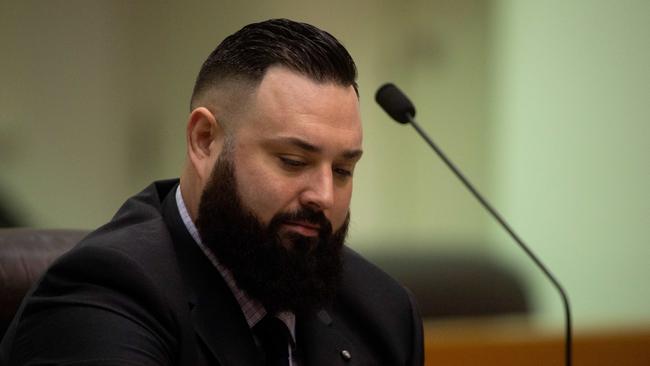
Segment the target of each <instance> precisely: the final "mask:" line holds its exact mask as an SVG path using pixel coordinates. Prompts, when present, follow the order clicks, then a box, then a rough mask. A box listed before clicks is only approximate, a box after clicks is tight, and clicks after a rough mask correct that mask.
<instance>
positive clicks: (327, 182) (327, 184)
mask: <svg viewBox="0 0 650 366" xmlns="http://www.w3.org/2000/svg"><path fill="white" fill-rule="evenodd" d="M333 179H334V177H333V175H332V169H331V167H328V166H323V167H318V169H314V170H313V171H312V172H310V174H309V176H308V178H307V181H306V182H305V183H306V185H305V189H304V190H303V192H302V194H301V196H300V203H301V204H302V205H306V206H310V207H312V208H315V209H319V210H322V211H325V210H328V209H330V208H332V206H333V205H334V180H333Z"/></svg>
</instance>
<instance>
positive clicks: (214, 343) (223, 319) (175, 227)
mask: <svg viewBox="0 0 650 366" xmlns="http://www.w3.org/2000/svg"><path fill="white" fill-rule="evenodd" d="M175 193H176V188H174V189H172V190H171V191H170V193H169V194H168V195H167V197H166V198H165V200H164V202H163V216H164V218H165V222H166V223H167V226H168V227H169V229H170V232H171V235H172V238H173V241H174V247H175V249H176V253H177V256H178V262H179V265H180V268H181V272H182V275H183V278H184V280H185V284H186V286H187V297H188V302H189V307H190V309H191V310H190V317H191V322H192V324H193V326H194V329H195V331H196V333H197V334H198V336H199V338H200V339H201V340H202V341H203V342H204V344H205V346H206V347H207V349H209V350H210V352H211V353H212V355H213V356H214V358H216V359H217V360H218V362H219V364H220V365H223V366H226V365H228V366H231V365H232V366H234V365H243V366H248V365H251V366H252V365H262V363H261V362H262V359H261V355H260V352H259V351H258V350H257V347H256V346H255V341H254V339H253V335H252V332H251V330H250V328H249V327H248V323H247V322H246V319H245V317H244V314H243V313H242V311H241V308H240V306H239V303H238V302H237V300H235V297H234V296H233V295H232V292H231V291H230V288H228V286H227V285H226V283H225V282H224V280H223V278H222V277H221V275H220V274H219V272H218V271H217V270H216V268H214V266H213V265H212V263H211V262H210V261H209V259H208V258H207V257H206V256H205V254H204V253H203V251H202V250H201V249H200V248H199V246H198V244H197V243H196V242H195V241H194V239H193V238H192V236H191V235H190V234H189V232H188V231H187V229H186V228H185V224H184V223H183V221H182V219H181V217H180V215H179V213H178V206H177V204H176V199H175V197H174V196H175Z"/></svg>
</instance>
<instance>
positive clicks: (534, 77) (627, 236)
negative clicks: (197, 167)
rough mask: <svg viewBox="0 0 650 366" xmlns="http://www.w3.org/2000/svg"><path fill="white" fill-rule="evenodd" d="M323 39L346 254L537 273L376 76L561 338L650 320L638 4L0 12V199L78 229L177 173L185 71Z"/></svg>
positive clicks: (492, 227)
mask: <svg viewBox="0 0 650 366" xmlns="http://www.w3.org/2000/svg"><path fill="white" fill-rule="evenodd" d="M270 17H289V18H294V19H297V20H302V21H307V22H310V23H313V24H315V25H318V26H320V27H322V28H324V29H327V30H328V31H330V32H331V33H333V34H334V35H335V36H337V37H338V38H339V39H340V40H341V41H342V42H343V43H344V44H345V45H346V46H347V47H348V49H349V50H350V52H351V53H352V55H353V57H354V58H355V60H356V61H357V64H358V67H359V71H360V88H361V101H362V114H363V116H364V121H365V150H366V155H365V156H364V159H363V161H362V163H361V165H360V167H359V169H358V171H357V174H356V177H355V185H356V187H355V197H354V201H353V221H352V227H351V237H350V243H351V245H352V246H353V247H355V248H357V249H358V250H360V251H362V252H364V253H366V254H368V255H371V256H372V255H379V254H385V255H399V253H400V252H402V253H403V252H406V251H409V252H412V251H417V252H418V253H422V255H435V254H436V253H440V252H448V251H469V252H472V253H477V254H479V255H485V256H486V257H490V258H495V259H497V260H500V261H501V262H502V263H503V264H504V265H505V266H507V267H509V268H513V269H516V270H517V271H519V272H520V274H521V275H522V276H524V278H525V279H526V281H527V283H528V284H529V286H531V288H532V289H533V292H532V295H533V299H534V305H535V309H536V311H535V314H536V316H537V319H538V320H539V324H541V325H544V326H550V327H554V328H557V327H559V326H560V325H561V322H562V315H561V305H560V303H559V300H558V297H557V295H556V294H555V293H554V292H553V290H552V289H551V288H550V285H548V284H547V283H546V282H544V280H543V278H542V277H541V275H540V274H539V273H538V272H536V271H535V270H534V269H531V268H530V265H531V264H530V262H529V260H528V259H526V258H525V257H524V256H523V255H522V254H521V253H520V251H519V250H518V249H517V248H515V247H514V243H512V242H511V241H510V239H508V238H507V237H506V236H505V234H503V233H502V232H501V231H500V230H499V228H498V227H497V226H496V224H495V223H494V222H492V221H491V220H490V218H489V217H488V216H487V214H486V213H484V212H483V211H482V209H481V208H480V207H479V205H478V204H477V203H475V202H474V201H473V199H472V198H471V197H470V196H469V194H468V193H466V192H465V191H464V189H463V188H462V187H461V186H460V185H459V184H458V182H457V181H456V179H455V178H454V177H453V176H452V175H451V173H450V172H448V171H447V170H446V169H445V168H444V166H443V165H442V163H441V162H440V161H439V160H438V159H437V158H436V157H435V156H433V155H432V154H431V153H430V152H429V150H428V148H427V147H426V146H425V145H424V143H423V142H421V141H420V139H419V137H417V136H416V134H415V132H414V131H413V130H412V129H411V128H409V127H406V126H399V125H397V124H395V123H393V122H391V121H389V119H388V117H386V116H385V115H384V114H383V112H381V111H380V110H379V108H378V107H377V106H376V105H375V104H374V101H373V98H374V91H375V89H376V88H377V87H378V86H379V85H380V84H381V83H383V82H384V81H394V82H396V83H398V84H399V85H400V86H401V87H402V89H404V90H405V91H407V92H408V93H409V95H410V96H411V99H413V101H414V102H415V103H416V105H417V107H418V117H419V120H420V122H421V124H422V126H423V127H424V128H425V129H427V130H428V131H429V132H430V134H431V135H432V136H433V137H434V138H435V140H436V141H437V142H438V143H439V144H440V145H441V146H442V147H443V148H444V149H445V150H446V151H447V153H448V154H449V155H450V156H451V157H452V158H453V160H454V161H455V162H456V163H457V164H458V165H460V166H461V167H462V168H463V169H464V171H465V172H466V174H467V175H468V177H470V178H471V179H472V180H473V181H474V182H475V183H476V185H477V186H478V187H480V189H481V191H483V192H484V193H485V194H486V195H487V196H488V197H489V199H490V201H491V202H492V203H494V204H495V205H496V206H497V207H498V208H499V210H500V211H501V212H502V213H503V214H504V216H506V217H507V218H508V219H509V220H510V221H511V223H512V224H513V226H514V227H515V229H516V230H517V231H518V232H519V233H520V234H521V235H522V236H523V237H524V238H526V239H527V240H528V242H529V244H530V245H531V246H532V247H533V248H534V250H535V251H536V252H537V253H538V254H539V255H540V257H541V258H542V259H543V260H544V261H545V262H546V263H547V264H548V266H549V267H550V268H551V269H552V270H553V271H554V272H555V273H556V274H557V276H558V277H559V278H560V279H561V281H562V282H563V283H564V285H565V287H566V288H567V290H568V292H569V294H570V297H571V299H572V302H573V309H574V315H575V324H576V327H577V328H578V329H590V328H604V327H630V326H639V325H640V326H648V325H650V286H649V285H648V284H647V279H648V278H650V229H649V228H650V198H649V195H648V193H646V192H647V188H648V186H650V170H649V169H648V162H649V159H648V156H649V154H650V144H648V142H647V140H648V138H649V137H650V127H649V126H650V123H649V122H650V121H649V119H650V107H649V105H650V103H649V102H650V71H649V69H648V68H649V66H648V65H650V46H649V44H650V42H649V40H650V2H649V1H646V0H638V1H634V0H626V1H613V0H611V1H606V0H594V1H587V0H584V1H578V0H571V1H560V0H553V1H524V0H520V1H515V0H511V1H506V0H501V1H479V0H475V1H471V0H455V1H454V0H437V1H424V0H412V1H397V0H393V1H370V0H364V1H356V2H352V1H335V2H332V1H327V2H325V1H322V2H291V1H275V2H270V1H269V2H256V3H248V2H238V1H219V2H216V1H213V2H199V1H190V2H180V1H179V2H158V1H81V0H78V1H11V2H9V1H6V0H3V1H2V2H0V53H1V55H0V195H1V196H2V198H3V200H4V201H6V204H8V205H10V207H11V208H13V209H14V210H15V211H16V212H17V214H18V215H19V217H21V218H22V219H23V220H24V222H25V224H27V225H30V226H35V227H57V228H58V227H66V228H93V227H96V226H98V225H100V224H102V223H103V222H105V221H106V220H108V219H109V218H110V216H111V215H112V213H113V212H114V211H115V210H116V209H117V208H118V206H119V204H120V203H121V202H122V201H123V200H124V199H125V198H127V197H128V196H130V195H131V194H133V193H135V192H136V191H139V190H140V189H141V188H143V187H144V186H146V185H147V184H148V183H149V182H150V181H152V180H154V179H159V178H165V177H173V176H177V175H178V174H179V172H180V168H181V166H182V163H183V158H184V137H183V133H184V125H185V122H186V118H187V115H188V100H189V95H190V92H191V88H192V85H193V81H194V78H195V75H196V73H197V71H198V69H199V67H200V64H201V62H202V61H203V60H204V58H205V57H206V56H207V54H208V53H209V52H210V51H211V50H212V49H213V48H214V47H215V46H216V44H217V43H218V42H219V41H220V40H221V39H222V38H223V37H225V36H226V35H228V34H230V33H232V32H234V31H235V30H237V29H238V28H240V27H241V26H243V25H244V24H246V23H249V22H252V21H258V20H262V19H266V18H270Z"/></svg>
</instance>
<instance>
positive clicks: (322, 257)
mask: <svg viewBox="0 0 650 366" xmlns="http://www.w3.org/2000/svg"><path fill="white" fill-rule="evenodd" d="M234 170H235V167H234V165H233V163H232V160H231V159H230V158H229V156H228V154H227V153H222V155H221V156H220V157H219V159H218V160H217V163H216V164H215V167H214V170H213V172H212V175H211V177H210V180H209V182H208V183H207V185H206V187H205V189H204V190H203V193H202V195H201V200H200V202H199V212H198V217H197V220H196V226H197V229H198V231H199V234H200V235H201V239H202V241H203V243H204V245H206V246H207V247H208V248H209V249H210V250H211V251H212V252H213V253H214V254H215V255H216V256H217V258H218V259H219V262H220V263H221V264H222V265H223V266H225V267H226V268H228V269H229V270H230V271H231V273H232V275H233V278H234V279H235V282H236V284H237V286H239V288H240V289H242V290H244V291H245V292H246V293H247V294H248V295H249V296H250V297H252V298H254V299H256V300H258V301H259V302H260V303H261V304H262V305H264V307H265V309H266V310H267V312H269V313H271V314H274V313H277V312H280V311H292V312H294V313H295V314H297V315H298V314H307V313H311V312H314V311H315V310H317V309H319V308H322V307H325V306H328V305H330V304H331V303H332V302H333V300H334V297H335V295H336V292H337V290H338V288H339V284H340V282H341V267H342V254H341V253H342V248H343V243H344V241H345V237H346V235H347V228H348V224H349V219H350V216H349V213H348V215H347V217H346V219H345V222H344V223H343V225H342V226H341V228H340V229H338V230H336V231H335V232H332V225H331V223H330V222H329V220H328V219H327V218H326V217H325V215H324V214H323V212H322V211H316V210H314V209H312V208H310V207H301V208H300V209H298V210H297V211H295V212H280V213H277V214H276V215H275V216H273V218H272V219H271V220H270V222H269V223H268V224H266V225H265V224H263V223H262V222H260V220H259V219H258V218H257V217H256V216H255V214H254V213H253V212H252V211H251V210H250V209H248V208H246V207H244V205H243V203H242V200H241V198H240V195H239V192H238V190H237V181H236V179H235V171H234ZM291 221H306V222H309V223H311V224H314V225H317V226H318V228H319V232H318V235H317V236H314V237H307V236H303V235H300V234H298V233H295V232H286V233H282V232H281V231H280V229H281V228H282V225H283V224H285V223H288V222H291Z"/></svg>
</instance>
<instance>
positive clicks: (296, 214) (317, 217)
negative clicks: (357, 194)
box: [268, 207, 332, 238]
mask: <svg viewBox="0 0 650 366" xmlns="http://www.w3.org/2000/svg"><path fill="white" fill-rule="evenodd" d="M292 221H294V222H295V221H304V222H307V223H309V224H312V225H315V226H318V228H319V229H318V231H319V236H320V237H321V238H326V237H329V236H330V235H332V223H331V222H330V220H328V219H327V217H325V214H324V213H323V211H317V210H314V209H312V208H310V207H301V208H299V209H298V210H296V211H293V212H281V213H278V214H276V215H275V216H273V218H272V219H271V222H270V223H269V225H268V228H269V230H271V231H273V230H275V229H277V228H278V227H279V226H280V225H282V224H285V223H288V222H292Z"/></svg>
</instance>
